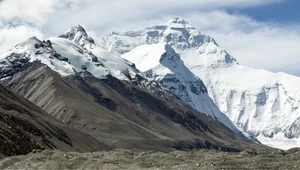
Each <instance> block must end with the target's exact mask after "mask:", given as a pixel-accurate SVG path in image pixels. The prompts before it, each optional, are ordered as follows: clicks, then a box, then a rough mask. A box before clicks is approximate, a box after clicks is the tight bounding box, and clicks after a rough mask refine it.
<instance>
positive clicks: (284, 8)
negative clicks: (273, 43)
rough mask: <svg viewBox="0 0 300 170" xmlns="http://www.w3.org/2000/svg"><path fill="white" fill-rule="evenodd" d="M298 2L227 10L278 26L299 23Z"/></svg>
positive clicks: (289, 1)
mask: <svg viewBox="0 0 300 170" xmlns="http://www.w3.org/2000/svg"><path fill="white" fill-rule="evenodd" d="M299 7H300V1H299V0H286V1H283V2H278V3H273V4H268V5H262V6H255V7H248V8H243V9H237V8H233V9H229V10H228V11H230V12H239V13H241V14H245V15H248V16H250V17H252V18H254V19H255V20H258V21H262V22H276V23H280V24H293V23H299V22H300V10H299Z"/></svg>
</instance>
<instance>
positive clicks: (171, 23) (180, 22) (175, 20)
mask: <svg viewBox="0 0 300 170" xmlns="http://www.w3.org/2000/svg"><path fill="white" fill-rule="evenodd" d="M167 25H168V26H176V25H177V26H178V25H181V26H182V27H185V26H188V25H189V23H188V22H187V21H186V20H184V19H182V18H180V17H176V18H172V19H171V20H169V21H168V22H167Z"/></svg>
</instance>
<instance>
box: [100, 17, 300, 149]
mask: <svg viewBox="0 0 300 170" xmlns="http://www.w3.org/2000/svg"><path fill="white" fill-rule="evenodd" d="M162 43H166V44H168V45H169V46H171V47H172V48H174V50H175V51H176V53H178V55H179V56H180V59H182V60H183V62H184V64H185V66H186V67H187V68H188V69H189V70H190V71H191V72H193V73H194V74H195V75H196V76H198V77H199V78H201V80H202V81H203V83H204V84H205V85H206V88H207V91H208V94H209V96H210V97H211V98H212V99H213V101H214V102H215V104H216V105H217V106H218V107H219V109H220V110H221V111H222V112H223V113H225V114H226V115H227V116H228V118H229V119H230V120H231V121H232V122H233V123H234V124H235V125H236V126H237V127H238V128H240V129H242V130H243V131H244V132H246V133H248V134H250V135H251V136H255V137H257V138H258V139H259V140H260V141H261V142H262V143H264V144H267V145H270V146H274V147H279V148H290V147H296V146H299V144H300V138H299V136H300V131H299V127H300V124H299V123H300V121H299V120H300V114H299V113H300V109H299V104H300V100H299V92H300V86H299V83H300V78H299V77H295V76H292V75H288V74H285V73H272V72H269V71H266V70H262V69H253V68H249V67H246V66H241V65H239V64H238V62H237V60H236V59H235V58H234V57H232V56H231V55H230V54H228V53H227V52H226V51H225V50H223V49H221V48H220V47H219V45H218V44H217V43H216V41H215V40H214V39H213V38H211V37H210V36H208V35H205V34H203V33H201V32H199V31H198V30H197V29H196V28H195V27H193V26H191V25H190V24H189V23H188V22H187V21H185V20H183V19H181V18H174V19H172V20H170V21H169V22H167V23H165V24H162V25H158V26H152V27H147V28H145V29H143V30H140V31H128V32H123V33H119V32H112V33H111V34H109V35H107V36H105V37H103V39H102V41H101V42H100V44H101V46H102V47H103V48H105V49H108V50H109V51H111V52H114V53H116V54H119V55H123V54H124V55H123V56H125V58H126V56H127V54H126V53H128V52H129V54H130V53H131V51H132V50H133V51H136V48H144V47H145V46H144V45H150V44H162ZM139 46H142V47H139ZM148 47H149V48H148V49H145V50H150V53H152V54H154V52H155V51H159V50H160V47H157V48H154V46H152V45H150V46H148ZM245 48H247V47H245ZM154 55H156V54H154ZM137 56H141V55H139V54H137ZM159 56H161V54H157V55H156V57H159ZM144 64H145V63H144ZM140 66H141V67H142V66H143V65H142V63H141V62H140ZM139 69H142V68H139Z"/></svg>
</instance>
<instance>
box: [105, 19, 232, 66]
mask: <svg viewBox="0 0 300 170" xmlns="http://www.w3.org/2000/svg"><path fill="white" fill-rule="evenodd" d="M158 43H159V44H161V43H167V44H168V45H170V46H171V47H172V48H173V49H174V50H175V51H176V52H177V53H179V54H181V53H188V54H189V55H190V56H191V57H190V58H191V59H192V60H193V61H192V62H194V61H195V60H196V61H197V60H201V61H203V62H202V63H203V64H207V65H211V66H212V67H215V66H217V65H223V66H228V65H233V64H238V63H237V61H236V59H235V58H234V57H232V56H231V55H230V54H228V53H227V52H226V51H225V50H223V49H221V48H220V47H219V45H218V44H217V43H216V41H215V40H214V39H213V38H212V37H210V36H208V35H205V34H203V33H201V32H200V31H198V30H197V29H196V28H195V27H193V26H191V25H190V24H189V23H188V22H187V21H185V20H184V19H182V18H173V19H171V20H170V21H168V22H167V23H166V24H162V25H157V26H152V27H147V28H145V29H143V30H140V31H128V32H113V33H111V34H109V35H107V36H105V37H103V39H102V41H101V42H100V46H102V47H103V48H105V49H108V50H109V51H112V52H114V53H117V54H120V55H122V54H125V53H127V52H129V51H131V50H132V49H134V48H135V47H137V46H140V45H143V44H158ZM194 56H197V58H195V57H194Z"/></svg>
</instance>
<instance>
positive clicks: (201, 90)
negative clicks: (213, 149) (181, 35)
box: [122, 44, 238, 132]
mask: <svg viewBox="0 0 300 170" xmlns="http://www.w3.org/2000/svg"><path fill="white" fill-rule="evenodd" d="M122 57H123V58H125V59H127V60H129V61H131V62H133V63H135V66H136V67H137V69H139V70H140V71H142V72H143V73H145V74H146V75H148V77H151V78H153V79H154V80H155V81H157V82H159V84H161V85H162V86H164V87H166V88H167V89H169V90H170V91H171V92H172V94H174V95H176V96H177V97H178V98H180V99H181V100H182V101H184V102H185V103H187V104H188V105H190V106H191V107H193V108H195V109H196V110H198V111H200V112H202V113H205V114H207V115H209V116H211V117H212V118H214V119H216V120H218V121H220V122H222V123H223V124H224V125H226V126H227V127H229V128H230V129H232V130H234V131H236V132H238V130H237V129H236V128H235V126H233V124H232V123H231V121H230V120H229V119H228V117H227V116H225V115H224V114H223V113H222V112H221V111H220V110H219V109H218V107H217V106H216V105H215V104H214V102H213V100H212V99H211V98H210V97H209V96H208V93H207V89H206V87H205V85H204V84H203V82H202V81H201V80H200V79H199V78H198V77H197V76H196V75H194V74H193V73H192V72H191V71H190V70H189V69H188V68H187V67H186V66H185V65H184V63H183V61H182V60H181V59H180V57H179V55H178V54H177V53H176V52H175V51H174V49H173V48H172V47H171V46H170V45H168V44H154V45H142V46H139V47H137V48H135V49H134V50H132V51H130V52H128V53H126V54H124V55H123V56H122Z"/></svg>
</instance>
